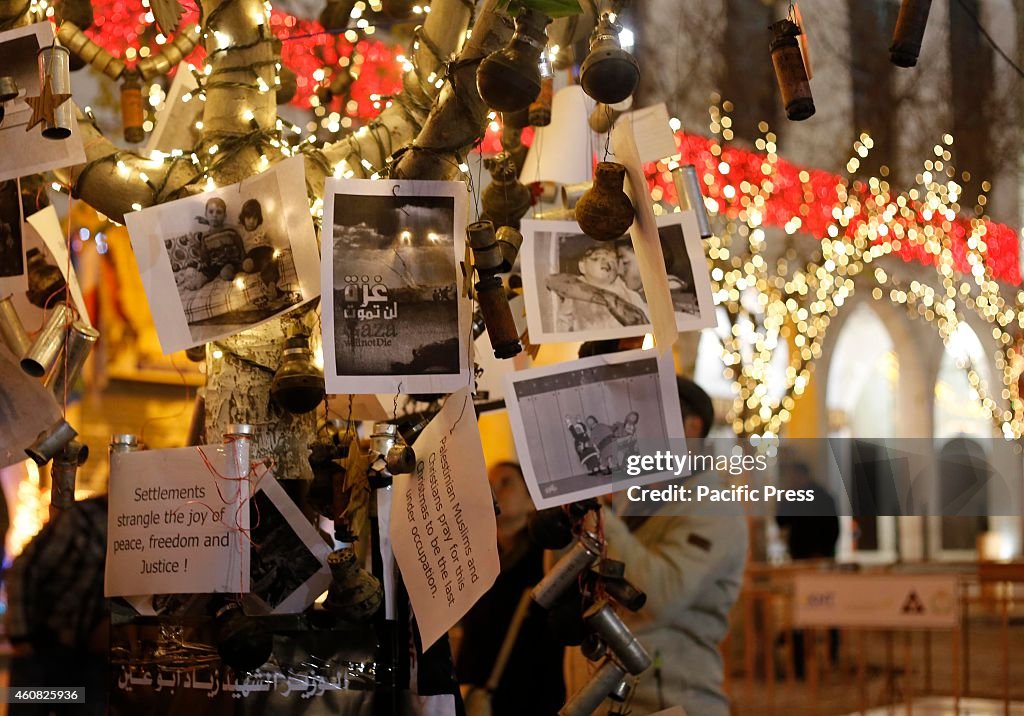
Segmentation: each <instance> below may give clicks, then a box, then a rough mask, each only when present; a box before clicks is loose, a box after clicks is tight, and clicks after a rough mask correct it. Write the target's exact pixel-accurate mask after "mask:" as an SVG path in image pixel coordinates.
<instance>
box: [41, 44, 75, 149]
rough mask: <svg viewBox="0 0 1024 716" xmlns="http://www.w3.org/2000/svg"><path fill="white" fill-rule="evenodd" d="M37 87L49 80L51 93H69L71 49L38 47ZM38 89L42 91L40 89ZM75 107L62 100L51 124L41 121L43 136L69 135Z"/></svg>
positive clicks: (52, 46) (63, 137) (66, 136)
mask: <svg viewBox="0 0 1024 716" xmlns="http://www.w3.org/2000/svg"><path fill="white" fill-rule="evenodd" d="M38 60H39V87H40V88H42V87H43V85H44V83H45V82H46V81H47V80H49V82H50V88H51V89H52V91H53V94H55V95H59V94H66V95H70V94H71V51H70V50H69V49H68V48H66V47H61V46H60V45H56V44H54V45H48V46H47V47H41V48H39V54H38ZM40 91H42V90H41V89H40ZM74 116H75V107H74V105H73V104H71V102H69V101H64V102H61V103H60V104H59V105H57V107H56V109H55V110H54V112H53V124H50V123H49V122H43V125H44V126H43V136H44V137H46V138H47V139H67V138H68V137H70V136H71V126H72V124H71V123H72V120H73V119H74Z"/></svg>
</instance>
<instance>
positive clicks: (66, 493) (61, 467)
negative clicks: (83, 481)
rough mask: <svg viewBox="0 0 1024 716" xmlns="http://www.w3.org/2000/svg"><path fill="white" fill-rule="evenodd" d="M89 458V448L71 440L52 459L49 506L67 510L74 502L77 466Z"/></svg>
mask: <svg viewBox="0 0 1024 716" xmlns="http://www.w3.org/2000/svg"><path fill="white" fill-rule="evenodd" d="M88 458H89V448H88V446H86V445H83V444H82V443H80V442H78V441H77V440H72V441H71V442H69V443H68V444H67V445H65V446H64V449H63V450H62V451H61V452H60V454H59V455H57V456H56V457H55V458H54V459H53V467H52V468H51V469H50V507H52V508H54V509H57V510H67V509H69V508H71V506H72V505H74V504H75V482H76V481H77V479H78V468H79V467H80V466H81V465H84V464H85V461H86V460H87V459H88Z"/></svg>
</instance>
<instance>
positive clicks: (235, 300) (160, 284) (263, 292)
mask: <svg viewBox="0 0 1024 716" xmlns="http://www.w3.org/2000/svg"><path fill="white" fill-rule="evenodd" d="M285 175H294V178H293V179H292V180H288V179H286V178H285ZM303 176H304V170H303V169H302V167H301V166H299V164H296V163H295V162H294V161H293V160H287V161H285V162H281V163H280V164H278V165H276V166H275V167H274V168H273V169H272V170H270V171H267V172H264V173H263V174H260V175H258V176H255V177H253V178H252V179H248V180H246V181H244V182H242V183H240V184H235V185H233V186H229V187H222V188H219V189H215V190H213V191H209V192H205V193H203V194H198V195H196V196H193V197H189V198H186V199H179V200H177V201H173V202H169V203H167V204H161V205H160V206H156V207H153V208H151V209H146V210H144V211H141V212H135V213H132V214H129V215H128V217H127V222H128V230H129V234H130V235H131V238H132V246H133V247H134V248H135V251H136V257H137V258H138V259H139V265H140V268H142V275H143V283H145V284H146V286H147V292H148V294H149V297H150V306H151V307H153V308H154V317H155V318H157V330H158V332H161V345H162V346H163V347H164V350H165V352H173V350H177V349H179V348H181V347H188V346H191V345H197V344H201V343H206V342H209V341H211V340H215V339H216V338H218V337H221V336H225V335H231V334H233V333H238V332H239V331H241V330H244V329H245V328H248V327H251V326H253V325H256V324H257V323H261V322H263V321H265V320H267V319H269V318H271V317H273V316H275V315H278V314H280V313H282V312H284V311H287V310H289V309H291V308H293V307H295V306H297V305H298V304H299V303H302V302H303V301H305V300H308V299H309V298H312V297H314V296H316V295H317V293H318V292H317V291H316V285H317V284H316V267H317V263H318V262H319V251H318V249H317V245H316V236H315V234H314V233H313V226H312V220H311V218H310V214H309V203H308V200H307V198H306V193H305V184H304V179H303ZM153 251H160V252H162V253H163V254H164V256H165V257H166V263H164V260H158V261H157V262H156V263H154V264H153V265H152V266H151V267H150V270H148V271H147V264H145V263H143V261H144V258H143V257H145V256H147V255H149V254H150V252H153ZM300 254H301V255H300ZM303 259H304V260H305V263H303ZM168 268H169V274H170V275H169V276H168V274H167V273H165V271H166V270H167V269H168ZM304 268H305V272H304V270H303V269H304ZM170 281H173V287H174V289H173V290H174V292H175V293H176V294H177V297H178V302H177V303H178V305H179V306H180V313H178V312H177V311H175V310H174V309H175V308H176V307H175V306H173V305H172V304H168V302H166V301H165V300H162V297H163V296H164V295H165V294H166V291H167V289H168V288H169V284H170ZM155 297H157V298H155ZM157 304H160V305H159V307H157ZM164 314H166V315H167V319H166V321H164V320H163V316H164ZM172 314H173V315H172ZM182 319H183V323H184V325H182ZM164 322H166V323H167V324H168V325H167V326H166V327H164V330H163V331H161V323H164ZM171 324H173V328H172V326H171ZM182 329H184V330H182ZM186 331H187V333H186ZM171 333H173V334H174V336H173V337H172V336H170V335H168V340H166V341H165V340H164V334H171ZM171 346H174V348H172V347H171Z"/></svg>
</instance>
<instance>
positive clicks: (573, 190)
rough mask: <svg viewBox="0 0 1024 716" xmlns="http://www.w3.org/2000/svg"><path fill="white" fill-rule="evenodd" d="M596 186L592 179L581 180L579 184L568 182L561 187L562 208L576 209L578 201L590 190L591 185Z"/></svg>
mask: <svg viewBox="0 0 1024 716" xmlns="http://www.w3.org/2000/svg"><path fill="white" fill-rule="evenodd" d="M592 186H594V182H592V181H581V182H579V183H578V184H566V185H565V186H563V187H562V189H561V196H562V208H563V209H575V208H576V203H577V202H578V201H579V200H580V199H581V198H582V197H583V195H584V194H586V193H587V192H588V191H590V187H592Z"/></svg>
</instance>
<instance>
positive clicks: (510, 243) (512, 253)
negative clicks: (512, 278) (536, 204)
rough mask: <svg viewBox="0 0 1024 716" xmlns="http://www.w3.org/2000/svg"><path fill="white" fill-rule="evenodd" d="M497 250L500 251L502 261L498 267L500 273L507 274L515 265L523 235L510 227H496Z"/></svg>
mask: <svg viewBox="0 0 1024 716" xmlns="http://www.w3.org/2000/svg"><path fill="white" fill-rule="evenodd" d="M497 238H498V248H499V249H501V256H502V258H503V259H504V261H503V262H502V264H501V267H500V273H508V272H509V271H511V270H512V267H513V266H514V265H515V263H516V257H518V256H519V249H520V248H522V245H523V234H522V233H521V232H520V231H519V230H518V229H515V228H513V227H511V226H500V227H498V234H497Z"/></svg>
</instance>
